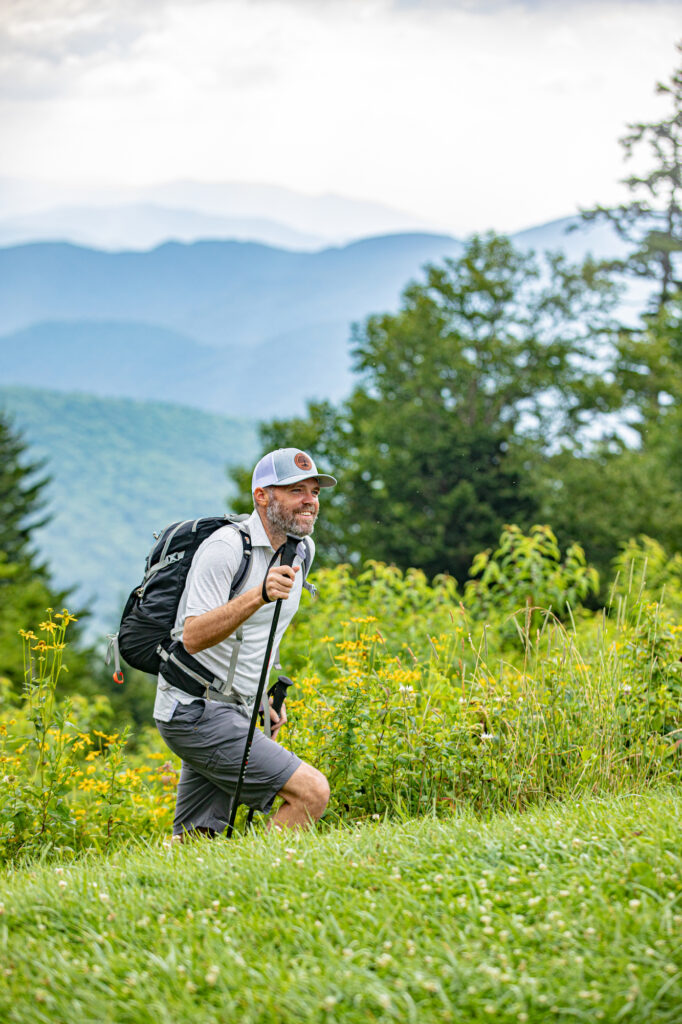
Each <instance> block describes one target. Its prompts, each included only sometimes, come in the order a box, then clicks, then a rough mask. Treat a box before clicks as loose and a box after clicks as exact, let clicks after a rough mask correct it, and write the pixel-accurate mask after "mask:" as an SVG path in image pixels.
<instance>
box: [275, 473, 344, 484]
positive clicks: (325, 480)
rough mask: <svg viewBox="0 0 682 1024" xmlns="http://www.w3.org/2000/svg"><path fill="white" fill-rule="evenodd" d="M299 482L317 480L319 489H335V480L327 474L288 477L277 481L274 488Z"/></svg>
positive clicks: (300, 474) (305, 474) (301, 474)
mask: <svg viewBox="0 0 682 1024" xmlns="http://www.w3.org/2000/svg"><path fill="white" fill-rule="evenodd" d="M301 480H317V482H318V484H319V485H320V487H336V478H335V477H333V476H329V474H328V473H299V474H298V475H297V476H288V477H287V478H286V480H278V481H277V483H276V484H275V487H286V486H287V484H299V483H300V482H301Z"/></svg>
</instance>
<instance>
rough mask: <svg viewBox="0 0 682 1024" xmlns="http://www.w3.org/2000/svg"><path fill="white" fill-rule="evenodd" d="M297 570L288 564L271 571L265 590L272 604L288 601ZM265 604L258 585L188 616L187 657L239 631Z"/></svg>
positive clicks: (184, 639) (186, 627) (186, 621)
mask: <svg viewBox="0 0 682 1024" xmlns="http://www.w3.org/2000/svg"><path fill="white" fill-rule="evenodd" d="M298 571H299V567H298V566H294V567H293V568H292V567H291V566H289V565H276V566H274V567H273V568H272V569H270V571H269V573H268V575H267V582H266V585H265V589H266V591H267V595H268V597H269V598H270V600H271V601H277V600H282V601H286V599H287V598H288V597H289V594H290V593H291V588H292V587H293V585H294V579H295V577H296V573H297V572H298ZM265 603H266V602H265V601H264V600H263V594H262V588H261V585H260V584H257V585H256V586H255V587H251V588H250V589H249V590H246V591H244V593H243V594H239V595H238V596H237V597H234V598H232V600H231V601H227V602H226V603H225V604H221V605H220V606H219V607H218V608H213V609H212V610H211V611H210V612H204V613H203V615H190V616H188V617H187V618H186V619H185V624H184V627H183V633H182V643H183V646H184V648H185V650H186V651H187V653H188V654H198V652H199V651H205V650H206V649H207V648H208V647H215V645H216V644H219V643H220V642H221V640H226V639H227V637H228V636H231V635H232V634H233V633H234V632H235V630H237V629H239V627H240V626H241V625H242V623H244V622H246V620H247V619H249V618H251V616H252V615H253V613H254V612H256V611H258V609H259V608H262V607H263V605H264V604H265Z"/></svg>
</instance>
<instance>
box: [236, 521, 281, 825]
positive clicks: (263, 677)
mask: <svg viewBox="0 0 682 1024" xmlns="http://www.w3.org/2000/svg"><path fill="white" fill-rule="evenodd" d="M298 544H299V538H298V537H287V539H286V541H285V542H284V544H283V546H282V555H281V559H280V564H281V565H293V564H294V558H295V557H296V550H297V548H298ZM281 610H282V598H281V597H280V598H278V599H277V601H276V602H275V609H274V611H273V614H272V625H271V626H270V634H269V636H268V642H267V646H266V648H265V657H264V658H263V668H262V670H261V674H260V680H259V682H258V689H257V691H256V699H255V701H254V705H253V712H252V714H251V721H250V722H249V731H248V733H247V736H246V744H245V746H244V756H243V758H242V764H241V768H240V769H239V778H238V780H237V788H236V789H235V791H234V796H233V798H232V807H231V808H230V820H229V822H228V825H227V838H228V839H231V838H232V833H233V832H234V822H235V818H236V817H237V808H238V806H239V797H240V796H241V792H242V784H243V782H244V774H245V772H246V767H247V765H248V763H249V755H250V754H251V744H252V743H253V734H254V733H255V731H256V724H257V722H258V713H259V711H260V706H261V701H262V700H263V693H264V692H265V684H266V682H267V678H268V674H269V670H270V655H271V654H272V647H273V644H274V641H275V633H276V632H277V624H278V622H279V615H280V612H281Z"/></svg>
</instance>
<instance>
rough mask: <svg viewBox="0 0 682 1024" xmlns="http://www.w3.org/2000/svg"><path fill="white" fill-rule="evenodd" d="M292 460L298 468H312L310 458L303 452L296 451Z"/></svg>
mask: <svg viewBox="0 0 682 1024" xmlns="http://www.w3.org/2000/svg"><path fill="white" fill-rule="evenodd" d="M294 462H295V464H296V465H297V466H298V468H299V469H303V470H306V469H312V468H313V464H312V462H311V461H310V459H309V458H308V456H307V455H306V454H305V453H304V452H298V453H297V454H296V455H295V456H294Z"/></svg>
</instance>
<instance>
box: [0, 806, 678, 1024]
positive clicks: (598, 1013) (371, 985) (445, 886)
mask: <svg viewBox="0 0 682 1024" xmlns="http://www.w3.org/2000/svg"><path fill="white" fill-rule="evenodd" d="M681 815H682V794H680V792H679V790H671V789H666V790H659V791H657V792H652V793H648V794H644V795H633V796H630V797H617V798H611V799H609V800H608V801H606V800H603V801H600V800H585V801H582V802H580V803H578V804H577V805H575V806H572V807H570V806H564V805H550V806H547V807H545V808H544V809H542V810H536V811H532V812H528V813H526V814H524V815H500V816H497V817H495V818H492V819H491V820H489V821H486V822H482V821H481V820H480V819H478V818H476V817H474V816H473V815H471V816H463V817H458V818H455V819H453V820H451V821H443V820H440V821H438V820H433V819H428V818H427V819H422V820H413V821H408V822H406V823H403V824H388V823H383V822H374V823H372V824H370V825H364V826H362V827H357V828H355V829H350V828H343V829H338V830H337V829H334V830H330V831H328V832H326V833H323V834H319V833H317V834H316V833H310V834H306V835H303V836H299V837H292V836H291V835H289V836H277V835H262V834H261V835H257V834H254V835H252V836H250V837H248V838H245V839H239V840H238V841H235V842H232V843H231V844H229V845H228V844H227V843H226V842H225V841H224V840H220V841H216V842H213V843H210V842H205V841H203V842H202V841H200V842H197V843H194V844H191V845H186V846H183V847H181V848H173V849H168V848H165V847H163V846H161V845H159V846H156V847H151V846H148V847H144V846H142V845H140V846H138V847H135V846H133V847H131V848H129V849H128V850H125V851H119V852H118V853H116V854H113V855H111V856H110V857H109V858H105V857H101V856H97V855H95V854H92V855H87V856H86V857H85V858H84V859H82V860H80V861H76V862H74V863H72V864H66V863H65V864H63V865H62V866H56V867H55V866H54V864H51V865H40V864H36V865H34V866H32V867H30V868H22V869H16V870H14V871H8V872H6V873H5V875H4V876H3V878H2V883H1V888H0V908H1V913H2V916H0V1019H2V1020H3V1021H7V1022H16V1024H34V1022H46V1024H47V1022H49V1024H56V1022H64V1024H66V1022H69V1024H71V1022H76V1021H77V1022H78V1024H90V1022H92V1024H94V1022H98V1024H101V1022H116V1024H128V1022H130V1024H133V1022H134V1024H144V1022H154V1024H179V1022H184V1021H201V1022H206V1024H212V1022H216V1024H217V1022H221V1024H222V1022H226V1021H240V1022H244V1024H249V1022H256V1021H271V1022H287V1024H288V1022H291V1024H293V1022H297V1024H302V1022H312V1021H316V1022H317V1021H349V1022H356V1021H357V1022H363V1024H364V1022H367V1021H410V1022H412V1021H413V1022H415V1024H416V1022H419V1024H422V1022H429V1021H453V1022H460V1021H461V1022H477V1021H491V1020H495V1021H498V1022H500V1021H502V1022H506V1021H529V1022H536V1021H537V1022H540V1021H569V1020H570V1021H576V1020H584V1021H593V1020H605V1021H619V1020H626V1021H640V1022H646V1024H651V1022H658V1021H661V1022H663V1021H668V1022H671V1024H672V1022H679V1021H680V1020H681V1019H682V969H681V965H682V876H681V870H680V869H681V866H682V853H681V851H680V826H679V822H680V818H681Z"/></svg>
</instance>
